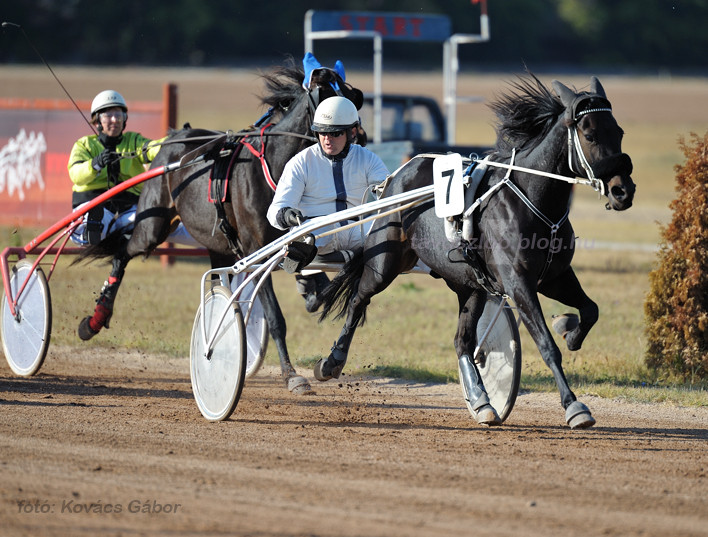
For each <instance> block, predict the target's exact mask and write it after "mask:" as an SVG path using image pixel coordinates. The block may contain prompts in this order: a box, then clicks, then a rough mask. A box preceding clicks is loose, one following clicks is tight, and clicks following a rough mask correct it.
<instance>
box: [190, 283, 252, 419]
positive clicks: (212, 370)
mask: <svg viewBox="0 0 708 537" xmlns="http://www.w3.org/2000/svg"><path fill="white" fill-rule="evenodd" d="M230 299H231V291H230V290H229V289H227V288H226V287H223V286H220V285H219V286H216V287H214V288H213V289H211V290H210V291H208V292H207V294H206V296H205V298H204V305H203V309H202V307H200V308H199V310H198V311H197V315H196V317H195V319H194V325H193V327H192V342H191V346H190V354H189V362H190V376H191V379H192V392H193V393H194V399H195V400H196V402H197V406H198V407H199V411H200V412H201V413H202V415H203V416H204V417H205V418H206V419H208V420H209V421H221V420H225V419H227V418H228V417H229V416H231V414H232V413H233V411H234V410H235V409H236V405H237V404H238V400H239V398H240V397H241V390H242V389H243V383H244V380H245V376H246V330H245V328H244V325H243V317H242V315H241V310H240V309H239V308H238V307H237V306H236V305H234V304H229V301H230ZM224 313H225V316H224ZM202 316H203V317H204V322H205V329H206V337H207V340H208V339H211V337H212V335H213V334H214V332H215V331H217V325H218V324H219V321H220V320H221V318H222V316H224V319H223V322H221V325H220V326H218V331H217V332H216V333H217V337H216V338H215V339H214V342H213V344H212V346H211V349H210V350H209V352H207V349H206V345H207V342H206V341H204V339H203V338H202V329H201V322H202V321H201V319H202Z"/></svg>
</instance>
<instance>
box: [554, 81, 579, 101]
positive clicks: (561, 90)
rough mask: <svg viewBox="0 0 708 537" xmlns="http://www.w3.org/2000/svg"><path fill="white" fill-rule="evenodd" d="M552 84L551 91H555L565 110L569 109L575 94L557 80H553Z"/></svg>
mask: <svg viewBox="0 0 708 537" xmlns="http://www.w3.org/2000/svg"><path fill="white" fill-rule="evenodd" d="M552 84H553V89H554V90H556V93H557V94H558V97H560V100H561V102H562V103H563V104H564V105H565V107H566V108H569V107H570V106H571V105H572V104H573V101H574V100H575V92H574V91H573V90H572V89H570V88H569V87H568V86H566V85H565V84H563V83H562V82H559V81H558V80H554V81H553V82H552Z"/></svg>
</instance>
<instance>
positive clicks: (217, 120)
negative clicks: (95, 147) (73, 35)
mask: <svg viewBox="0 0 708 537" xmlns="http://www.w3.org/2000/svg"><path fill="white" fill-rule="evenodd" d="M55 71H56V72H57V74H58V75H59V77H60V78H61V79H62V81H63V83H64V84H65V86H66V87H67V88H68V89H69V91H70V92H72V95H73V97H74V98H75V99H90V98H92V97H93V96H94V95H95V94H96V93H97V92H98V91H100V90H102V89H105V88H106V87H112V88H115V89H118V90H119V91H121V92H123V94H124V95H125V96H126V98H127V99H128V101H129V102H130V99H141V100H142V99H159V98H160V96H161V86H162V84H163V83H165V82H176V83H177V84H178V85H179V122H180V123H181V122H184V121H190V122H191V123H192V125H194V126H200V127H208V128H213V129H222V130H223V129H229V128H230V129H234V130H237V129H239V128H242V127H244V126H246V125H248V124H250V123H251V122H253V121H254V120H255V119H257V118H258V117H259V115H260V113H261V112H262V109H261V108H259V106H258V99H257V97H256V95H257V93H258V92H259V91H260V90H261V86H260V83H259V82H258V79H257V74H256V73H255V72H254V71H251V70H237V69H233V70H226V69H224V70H190V69H184V70H177V69H174V70H167V69H150V70H148V69H105V70H104V69H99V70H87V69H79V68H61V67H55ZM591 74H596V75H598V76H599V77H600V80H601V81H602V83H603V85H604V87H605V89H606V91H607V94H608V97H609V98H610V100H611V101H612V103H613V107H614V111H615V112H614V113H615V116H616V118H617V120H618V122H619V123H620V125H621V126H622V127H623V128H624V130H625V141H624V150H625V151H626V152H627V153H628V154H630V156H631V157H632V159H633V162H634V170H635V171H634V174H633V178H634V180H635V182H636V183H637V195H636V197H635V205H634V207H632V208H631V209H630V210H629V211H626V212H623V213H613V212H609V211H605V209H604V201H602V200H598V199H597V194H595V193H594V192H592V191H591V190H589V189H580V190H578V191H577V194H576V196H575V198H574V202H573V209H572V212H571V221H572V222H573V226H574V228H575V230H576V233H577V235H579V237H580V241H579V243H578V251H577V252H576V259H575V262H574V267H575V269H576V271H577V273H578V276H579V279H580V281H581V283H582V284H583V285H584V287H585V290H586V291H587V293H588V294H589V295H590V296H591V297H592V298H593V299H594V300H595V301H596V302H597V303H598V304H599V306H600V315H601V316H600V321H599V322H598V324H597V325H596V327H595V328H594V329H593V331H592V332H591V334H590V336H589V338H588V340H587V341H586V343H585V345H584V347H583V349H582V350H581V351H578V352H576V353H569V352H567V351H566V352H565V353H564V358H565V367H566V372H567V374H568V376H569V377H570V381H571V385H572V386H573V387H574V388H575V389H576V392H577V393H596V394H598V395H602V396H610V397H617V396H621V397H627V398H633V399H638V400H670V401H676V402H680V403H681V404H698V405H708V394H707V393H706V384H705V383H703V384H698V385H694V386H693V387H690V386H681V385H675V382H674V379H667V378H660V377H657V376H656V375H655V374H653V373H652V372H650V371H647V370H646V368H645V366H644V364H643V353H644V346H645V341H646V339H645V335H644V328H643V327H644V323H643V302H644V295H645V294H646V292H647V290H648V278H647V276H648V273H649V271H650V270H651V267H652V264H653V262H654V259H655V254H654V253H653V249H655V248H656V246H657V244H658V241H659V236H660V235H659V225H658V223H667V222H668V221H669V219H670V217H671V214H670V211H669V209H668V203H669V201H670V200H671V199H672V198H673V197H674V175H675V172H674V167H675V166H676V165H677V164H680V163H682V161H683V156H682V154H681V152H680V150H679V148H678V146H677V140H678V138H679V136H687V135H688V134H689V133H691V132H696V133H701V134H702V133H703V132H704V131H705V129H706V126H707V125H708V107H706V106H705V95H706V94H708V80H706V79H690V78H686V79H673V78H659V77H640V78H627V77H621V76H607V77H603V76H602V74H601V73H599V74H598V73H589V74H588V75H587V76H584V77H577V76H572V77H565V76H562V75H543V76H541V77H540V78H541V79H542V80H543V81H544V82H546V83H548V84H550V81H551V80H552V79H553V78H558V79H560V80H561V81H563V82H564V83H567V84H570V85H574V86H575V87H577V88H579V89H581V88H583V87H586V86H587V85H588V83H589V76H590V75H591ZM0 77H2V80H3V85H2V87H0V96H13V97H18V96H22V97H53V98H62V97H63V92H61V89H60V88H58V87H57V86H56V83H55V82H54V81H53V79H52V78H51V75H50V74H49V73H48V72H47V71H46V69H40V68H34V67H32V68H29V67H28V68H21V67H20V68H9V67H6V66H2V67H0ZM511 78H513V74H507V73H503V74H495V75H490V74H485V75H474V74H467V75H464V76H462V77H461V79H460V82H459V85H458V92H459V94H461V95H468V94H476V95H481V96H483V97H485V98H486V99H492V98H493V97H494V95H495V94H496V93H498V92H499V91H501V90H503V89H504V81H505V80H509V79H511ZM348 81H350V82H351V83H353V84H354V85H357V86H359V87H361V88H362V89H364V90H370V89H371V85H372V78H371V76H370V74H369V73H349V76H348ZM384 91H388V92H409V93H410V92H415V93H421V94H426V95H431V96H433V97H438V98H439V96H440V93H441V78H440V76H439V73H417V74H406V73H397V74H396V76H391V77H388V78H386V77H385V78H384ZM492 123H493V117H492V115H491V113H490V112H489V111H488V110H487V109H486V107H484V106H482V105H479V104H477V105H464V106H460V107H459V109H458V123H457V124H458V133H457V141H458V142H460V143H487V144H491V143H492V142H493V140H494V131H493V128H492ZM67 181H68V179H67ZM67 188H68V186H67ZM35 232H36V230H4V231H3V235H0V239H1V240H2V245H3V246H5V245H9V244H18V245H19V244H24V242H26V241H27V240H29V239H30V238H31V237H32V236H34V235H33V233H35ZM68 261H69V260H62V261H61V263H60V265H59V269H58V270H57V271H56V273H55V274H54V276H53V277H52V280H51V290H52V295H53V306H54V330H53V334H52V338H53V339H52V345H62V346H68V345H77V344H79V341H78V338H77V337H76V335H75V330H76V326H77V325H78V322H79V320H80V319H81V318H82V317H83V316H85V315H87V314H89V313H90V312H91V311H92V309H93V305H94V299H95V297H96V296H97V293H98V291H99V290H100V287H101V284H102V282H103V280H104V279H105V277H106V276H107V273H108V267H107V266H99V265H89V266H78V267H77V266H74V267H68V266H67V265H68ZM206 268H207V263H206V261H204V260H202V261H189V262H181V263H179V264H178V266H176V267H174V268H172V269H168V270H165V269H163V268H162V267H161V266H160V264H159V262H158V261H157V260H148V261H147V262H139V261H135V262H133V264H131V265H130V266H129V268H128V272H127V276H126V280H125V284H124V285H123V287H122V288H121V291H120V294H119V297H118V301H117V308H116V312H115V315H114V317H113V321H112V327H113V328H111V329H110V330H108V331H105V332H104V333H102V334H101V335H100V336H98V337H97V338H95V340H93V341H91V342H88V343H81V344H82V345H90V346H92V347H93V348H95V349H96V359H97V360H110V349H111V348H112V347H124V346H127V347H133V348H137V349H140V350H142V351H144V352H146V353H154V352H157V353H165V354H167V355H177V356H185V357H187V356H188V348H189V337H190V333H191V325H192V320H193V318H194V313H195V311H196V307H197V304H198V282H199V278H200V276H201V274H202V273H203V272H204V270H205V269H206ZM275 284H276V291H277V292H278V296H279V298H280V300H281V304H282V307H283V310H284V312H285V316H286V319H287V320H288V342H289V346H290V352H291V356H292V357H293V359H294V360H295V362H296V363H298V364H300V366H301V367H305V366H308V364H310V363H311V362H312V361H313V360H314V359H316V358H317V357H319V356H322V355H326V354H327V353H328V352H329V347H330V346H331V344H332V342H333V341H334V339H335V338H336V337H337V334H338V332H339V329H340V323H338V322H335V323H324V324H322V325H318V324H317V322H316V321H315V319H314V318H313V317H311V316H309V315H308V314H307V313H305V311H304V308H303V306H302V299H301V298H300V297H299V296H298V295H296V293H295V290H294V283H293V279H292V277H291V276H289V275H287V274H283V273H278V274H276V275H275ZM455 302H456V301H455V299H454V295H452V294H451V293H450V292H449V291H447V289H446V288H445V287H444V285H443V284H441V283H440V282H437V281H435V280H432V279H431V278H426V277H422V276H405V277H401V278H399V279H398V280H397V281H396V282H395V283H394V285H393V286H392V287H391V288H390V289H389V290H387V291H386V292H385V293H383V294H382V295H379V296H378V297H376V298H375V299H374V302H373V303H372V306H371V307H370V310H369V323H368V324H367V325H366V326H365V327H364V328H362V329H360V331H359V332H358V335H357V338H356V339H355V342H354V345H353V348H352V352H351V354H350V363H349V364H348V366H347V369H348V371H350V372H364V373H365V372H367V371H373V372H377V373H381V372H386V373H388V374H396V375H401V376H414V377H416V378H428V379H431V380H456V378H457V371H456V361H455V358H454V351H453V348H452V338H453V335H454V332H455V326H456V315H455V311H456V303H455ZM543 304H544V309H545V313H546V317H547V318H550V315H551V314H554V313H560V312H562V311H564V310H563V309H562V308H561V307H560V306H559V305H557V304H556V303H552V302H550V301H544V302H543ZM401 312H405V315H403V314H402V313H401ZM522 340H523V355H524V371H523V379H522V387H523V388H525V389H538V390H551V389H555V387H554V385H553V384H552V381H551V377H550V373H549V371H548V369H547V368H546V366H545V365H544V364H543V362H542V361H541V359H540V357H539V356H538V351H537V350H536V348H535V346H534V345H533V343H532V342H531V341H530V338H529V337H528V335H527V334H526V332H525V331H524V330H522ZM559 344H560V345H561V348H564V346H563V342H562V341H559ZM48 359H51V348H50V355H49V358H48ZM267 359H268V361H269V362H271V363H276V362H277V357H276V355H275V351H274V349H273V348H271V349H269V351H268V358H267ZM667 386H674V387H673V388H672V389H667V388H666V387H667ZM659 387H661V388H659Z"/></svg>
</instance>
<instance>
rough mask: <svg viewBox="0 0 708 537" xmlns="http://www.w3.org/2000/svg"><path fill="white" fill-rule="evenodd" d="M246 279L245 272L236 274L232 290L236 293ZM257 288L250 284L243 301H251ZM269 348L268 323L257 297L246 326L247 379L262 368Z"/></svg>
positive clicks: (242, 298)
mask: <svg viewBox="0 0 708 537" xmlns="http://www.w3.org/2000/svg"><path fill="white" fill-rule="evenodd" d="M245 279H246V274H244V273H243V272H240V273H238V274H236V275H235V276H234V278H233V281H232V282H231V289H233V290H234V291H235V290H236V289H237V288H238V286H239V285H241V283H243V280H245ZM255 288H256V286H255V285H254V284H253V283H249V284H248V285H247V286H246V288H245V289H244V290H243V292H242V293H241V300H244V301H245V300H250V299H251V297H252V296H253V291H254V289H255ZM267 348H268V322H267V321H266V318H265V314H264V313H263V304H261V299H260V298H258V296H256V299H255V300H254V302H253V307H252V308H251V316H250V317H249V318H248V323H247V324H246V352H247V357H246V378H251V377H252V376H253V375H255V374H256V373H257V372H258V370H259V369H260V368H261V366H262V365H263V359H264V358H265V355H266V349H267Z"/></svg>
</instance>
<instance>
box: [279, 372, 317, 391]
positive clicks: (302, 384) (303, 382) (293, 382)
mask: <svg viewBox="0 0 708 537" xmlns="http://www.w3.org/2000/svg"><path fill="white" fill-rule="evenodd" d="M286 384H287V387H288V391H290V393H292V394H293V395H314V393H315V390H313V389H312V386H310V383H309V382H308V381H307V379H306V378H305V377H301V376H300V375H296V376H293V377H289V378H288V380H287V382H286Z"/></svg>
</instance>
